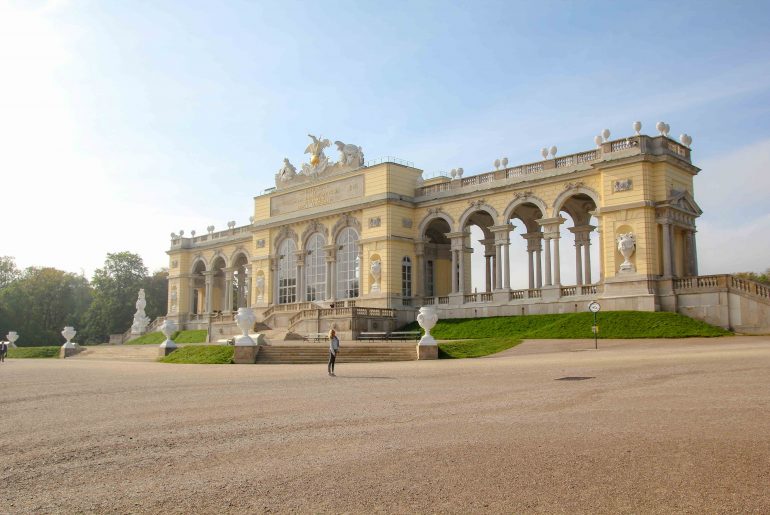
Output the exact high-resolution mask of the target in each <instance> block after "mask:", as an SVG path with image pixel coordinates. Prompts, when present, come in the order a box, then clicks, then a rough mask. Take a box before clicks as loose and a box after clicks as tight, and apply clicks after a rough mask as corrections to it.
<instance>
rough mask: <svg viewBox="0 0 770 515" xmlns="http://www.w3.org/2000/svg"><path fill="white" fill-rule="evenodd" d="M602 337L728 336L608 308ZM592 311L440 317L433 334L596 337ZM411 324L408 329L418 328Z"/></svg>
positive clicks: (687, 321)
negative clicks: (592, 328)
mask: <svg viewBox="0 0 770 515" xmlns="http://www.w3.org/2000/svg"><path fill="white" fill-rule="evenodd" d="M597 323H598V325H599V338H687V337H696V336H706V337H713V336H726V335H729V334H731V333H730V332H729V331H726V330H724V329H722V328H720V327H715V326H712V325H709V324H706V323H705V322H701V321H699V320H695V319H692V318H689V317H686V316H683V315H679V314H677V313H662V312H649V311H607V312H604V313H599V315H598V317H597ZM592 325H593V314H591V313H566V314H561V315H529V316H511V317H490V318H453V319H446V320H439V322H438V324H436V327H435V328H434V329H433V330H432V331H431V334H432V335H433V336H435V337H436V338H438V339H441V340H459V339H468V338H499V337H510V338H522V339H523V338H534V339H547V338H554V339H558V338H567V339H576V338H593V333H592V332H591V326H592ZM419 329H420V327H419V326H418V325H417V323H416V322H415V323H412V324H410V325H409V326H407V328H406V329H405V330H413V331H414V330H419Z"/></svg>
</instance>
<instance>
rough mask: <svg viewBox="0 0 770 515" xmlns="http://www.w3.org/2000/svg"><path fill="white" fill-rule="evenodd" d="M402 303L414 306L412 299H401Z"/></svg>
mask: <svg viewBox="0 0 770 515" xmlns="http://www.w3.org/2000/svg"><path fill="white" fill-rule="evenodd" d="M401 305H402V306H407V307H411V306H412V299H401Z"/></svg>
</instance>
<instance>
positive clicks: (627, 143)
mask: <svg viewBox="0 0 770 515" xmlns="http://www.w3.org/2000/svg"><path fill="white" fill-rule="evenodd" d="M632 146H633V143H632V142H631V140H628V139H621V140H618V141H613V142H612V144H610V151H611V152H618V151H620V150H625V149H627V148H631V147H632Z"/></svg>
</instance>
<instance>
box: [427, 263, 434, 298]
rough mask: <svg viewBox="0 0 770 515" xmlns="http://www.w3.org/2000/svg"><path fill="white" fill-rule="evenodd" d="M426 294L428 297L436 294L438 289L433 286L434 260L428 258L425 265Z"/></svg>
mask: <svg viewBox="0 0 770 515" xmlns="http://www.w3.org/2000/svg"><path fill="white" fill-rule="evenodd" d="M425 276H426V277H425V283H426V284H425V294H426V295H427V296H428V297H435V296H436V289H435V288H434V287H433V260H430V259H429V260H428V263H427V266H426V267H425Z"/></svg>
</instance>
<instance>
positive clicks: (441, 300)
mask: <svg viewBox="0 0 770 515" xmlns="http://www.w3.org/2000/svg"><path fill="white" fill-rule="evenodd" d="M438 303H439V304H449V297H439V298H438Z"/></svg>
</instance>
